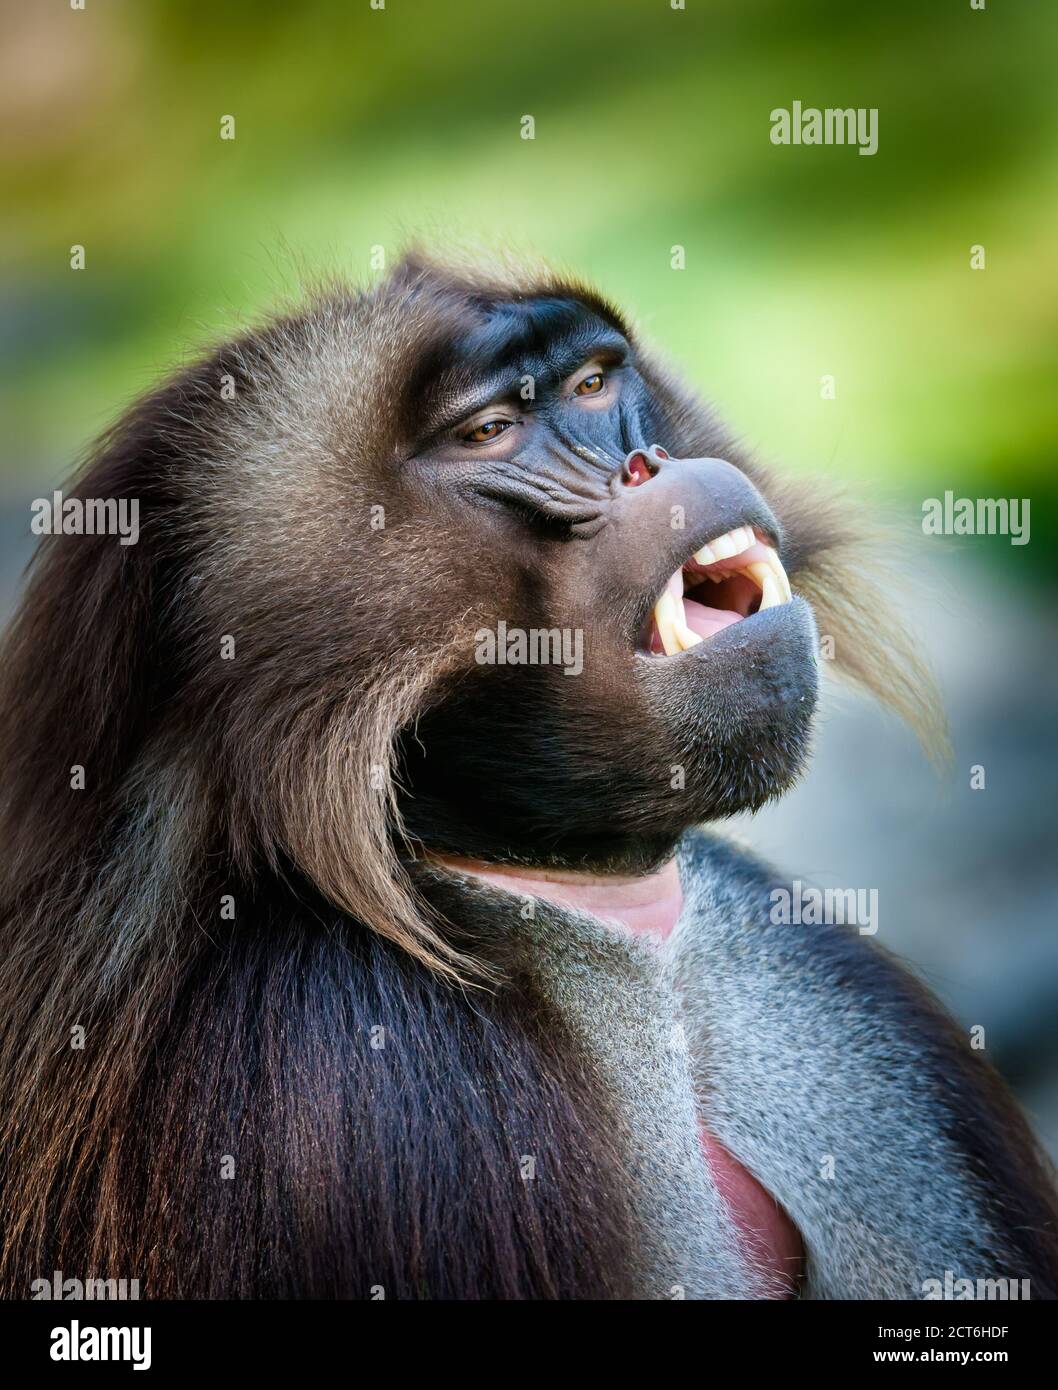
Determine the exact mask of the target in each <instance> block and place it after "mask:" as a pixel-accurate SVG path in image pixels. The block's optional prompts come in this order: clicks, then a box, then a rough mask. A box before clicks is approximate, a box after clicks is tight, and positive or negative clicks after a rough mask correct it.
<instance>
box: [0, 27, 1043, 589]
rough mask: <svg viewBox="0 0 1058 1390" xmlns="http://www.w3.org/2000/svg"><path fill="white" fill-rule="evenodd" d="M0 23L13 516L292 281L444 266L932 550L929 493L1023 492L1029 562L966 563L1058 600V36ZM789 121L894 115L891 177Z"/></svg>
mask: <svg viewBox="0 0 1058 1390" xmlns="http://www.w3.org/2000/svg"><path fill="white" fill-rule="evenodd" d="M4 19H5V31H6V32H5V37H4V44H3V58H2V60H0V61H2V70H0V103H2V109H0V114H2V117H3V127H4V129H5V131H6V132H7V134H8V137H9V138H8V139H7V141H6V142H5V152H4V154H3V174H4V179H5V187H6V194H5V200H4V202H5V219H4V220H5V229H4V237H5V245H4V251H5V273H4V281H3V296H4V301H5V310H6V312H5V316H4V317H5V324H6V327H5V330H4V336H3V349H4V355H5V364H4V373H3V381H4V384H3V397H4V399H3V405H4V407H5V418H6V419H7V421H8V426H7V429H6V431H5V447H4V450H3V458H2V463H0V467H2V472H0V487H2V488H3V489H4V491H5V492H6V493H7V494H8V495H10V494H12V493H14V494H16V495H19V496H21V495H22V494H23V493H24V491H25V485H26V482H27V480H28V479H30V478H32V479H33V481H34V487H36V479H37V478H38V477H40V478H44V477H47V478H48V479H53V478H59V477H61V476H62V473H63V471H64V469H65V468H66V467H67V466H68V464H69V462H70V460H72V458H73V457H74V455H75V454H76V452H77V451H78V450H79V448H81V447H82V446H83V445H84V443H85V441H86V440H87V439H88V438H90V437H91V436H92V435H93V434H94V433H95V432H97V431H98V430H99V429H101V428H102V427H103V426H104V425H105V424H106V423H107V421H108V420H109V419H110V418H111V417H112V415H113V414H114V413H115V412H116V411H117V410H119V409H120V408H121V406H122V405H123V404H124V403H125V402H126V401H127V400H128V399H129V398H130V397H131V396H133V395H135V394H136V393H138V392H139V391H140V390H142V389H143V388H145V387H146V386H147V385H148V384H150V383H151V382H152V381H153V380H154V379H155V378H156V376H157V375H158V374H159V372H161V371H163V370H164V369H165V368H166V367H168V366H169V365H170V364H172V363H173V362H176V361H179V360H181V359H182V358H183V357H184V356H186V355H187V353H189V352H191V351H193V350H194V349H195V347H196V346H197V345H198V344H200V343H202V342H203V341H206V340H208V339H210V338H212V337H214V336H216V335H217V334H218V333H221V332H223V331H224V330H226V329H227V328H229V327H230V326H232V325H233V324H237V323H242V322H245V321H246V320H247V319H252V318H253V317H254V316H255V315H256V314H257V313H258V312H260V311H264V310H266V309H267V308H268V306H269V305H270V304H273V303H274V302H275V300H276V299H277V297H279V296H285V295H288V294H290V293H291V292H296V290H297V287H298V285H299V283H300V282H301V280H302V279H303V278H306V277H311V276H312V274H313V273H315V272H318V271H320V270H338V271H340V272H342V273H345V274H348V275H349V276H352V277H365V278H369V277H370V275H371V273H372V272H371V271H370V268H369V256H370V248H371V247H372V246H373V245H376V244H381V245H383V246H384V247H385V248H386V250H387V253H388V254H389V255H390V257H392V255H393V254H394V253H395V252H396V251H397V249H398V248H399V246H400V244H401V242H402V240H403V239H405V238H406V237H408V236H409V235H412V236H414V235H421V236H425V237H426V239H427V240H431V239H434V238H435V237H437V236H453V235H454V236H456V237H457V238H465V237H470V238H472V239H475V240H477V239H484V240H486V241H488V240H494V241H498V242H500V243H502V244H514V245H515V246H518V247H524V248H528V249H530V250H532V251H535V252H539V253H542V254H544V255H545V256H547V257H548V258H550V259H553V260H555V261H557V262H558V263H559V264H562V265H567V266H570V267H572V268H574V269H575V270H577V271H580V272H581V273H583V274H586V275H588V276H590V277H592V278H594V279H596V280H597V281H598V282H599V284H600V285H601V286H602V287H603V288H604V289H605V290H606V291H608V292H609V293H610V294H611V295H613V296H614V297H615V298H617V299H618V300H619V301H621V302H622V303H624V304H626V305H628V306H629V307H630V309H631V311H632V312H633V313H634V314H635V315H636V317H637V319H638V321H639V322H640V324H641V325H642V327H643V328H644V330H645V331H646V332H647V333H648V334H649V335H652V336H653V337H655V338H656V339H657V340H658V341H659V342H661V343H662V344H664V345H665V347H666V348H667V349H668V350H669V351H670V352H671V354H672V355H673V356H675V358H676V359H677V360H679V361H681V362H682V363H684V364H685V365H686V367H687V368H688V370H689V372H690V374H691V375H692V377H693V378H694V380H695V381H696V383H698V384H699V385H700V386H701V387H702V388H703V389H704V390H705V391H706V392H707V393H708V394H710V395H711V396H712V397H713V398H715V400H716V401H717V403H718V405H719V407H720V409H721V411H722V412H723V413H724V414H725V415H726V416H727V417H728V418H729V419H730V420H731V422H732V423H733V424H734V426H735V427H736V428H737V429H738V430H740V431H742V432H743V433H744V435H745V437H746V439H747V440H748V441H749V442H750V443H751V444H754V445H756V446H757V447H759V449H760V450H761V451H762V453H763V454H765V455H766V456H768V457H774V458H779V459H782V460H783V461H784V462H785V463H786V464H788V465H790V466H793V467H804V468H811V469H813V470H815V471H832V472H835V473H838V474H840V475H842V476H856V477H863V478H866V479H868V480H870V481H871V482H872V483H881V484H884V485H886V486H887V487H891V488H892V490H893V491H894V493H896V494H898V495H899V496H901V497H902V498H906V499H907V500H908V504H909V506H910V509H911V514H913V515H914V516H916V517H917V515H918V506H919V500H920V499H921V497H922V496H923V495H934V494H937V493H938V492H939V491H942V490H943V489H944V488H946V487H950V488H952V489H954V490H955V491H956V493H965V494H967V495H975V496H976V495H986V496H991V495H996V496H999V495H1003V496H1007V495H1013V494H1015V493H1016V494H1017V495H1019V496H1026V495H1031V496H1032V497H1033V544H1032V546H1030V547H1029V548H1028V549H1027V551H1026V550H1022V551H1015V552H1014V553H1013V554H1012V553H1011V548H1010V547H1009V545H1007V544H1006V542H1005V541H1002V540H1000V541H999V542H998V543H995V542H989V541H984V540H983V541H981V542H980V543H979V548H980V549H981V550H982V551H984V550H989V551H991V552H993V553H995V554H996V555H997V556H998V558H1000V559H1001V560H1002V561H1004V562H1007V563H1016V564H1017V566H1018V567H1019V568H1028V567H1029V566H1033V565H1034V562H1035V568H1037V569H1039V570H1042V571H1043V572H1044V573H1047V572H1048V568H1049V567H1048V566H1047V565H1046V564H1045V563H1043V561H1044V551H1045V549H1046V547H1045V544H1044V542H1045V539H1046V535H1045V533H1046V532H1047V531H1049V529H1050V527H1049V525H1048V520H1047V513H1049V512H1050V513H1051V514H1052V515H1053V509H1051V508H1050V507H1048V506H1047V502H1048V501H1049V500H1050V499H1051V498H1053V497H1054V496H1055V494H1056V492H1058V484H1056V481H1055V470H1054V466H1053V464H1054V453H1053V445H1054V441H1055V439H1056V438H1058V390H1056V379H1058V331H1056V330H1058V298H1056V296H1055V293H1054V286H1053V283H1049V281H1051V282H1053V278H1054V276H1053V270H1054V264H1055V247H1056V240H1058V180H1056V173H1058V103H1056V102H1055V100H1054V82H1055V55H1056V52H1058V43H1056V40H1058V7H1055V6H1049V7H1048V6H1043V5H1040V4H1037V3H1034V0H1022V2H1021V3H1018V2H1017V0H1014V2H1013V3H1011V0H1005V2H1004V0H988V7H987V8H986V9H985V10H984V11H983V12H977V11H974V10H972V9H971V8H970V4H969V0H931V3H929V4H923V3H922V0H886V3H857V4H849V3H847V0H846V3H826V2H825V0H687V8H686V10H683V11H680V10H673V9H672V8H671V6H670V3H669V0H607V3H606V4H595V5H573V4H569V3H565V0H532V3H515V2H514V0H506V2H504V0H491V3H490V0H386V5H385V9H384V10H381V11H377V10H372V9H371V8H370V0H314V2H313V0H300V3H297V4H278V3H275V4H269V3H262V0H241V3H240V0H226V2H225V3H221V2H220V0H180V3H162V2H161V0H156V2H155V3H151V2H150V0H138V3H131V0H126V3H117V2H116V0H88V3H87V6H86V9H85V10H84V11H83V12H78V11H71V10H70V8H69V5H68V3H67V0H51V3H43V2H42V3H39V4H32V5H30V4H21V5H17V6H13V5H9V6H7V8H6V9H5V12H4ZM794 99H798V100H800V101H802V102H803V103H804V104H805V105H817V106H841V107H847V106H853V107H858V106H866V107H877V108H878V109H879V113H880V115H879V133H880V145H879V150H878V153H877V154H876V155H874V156H873V157H870V158H866V157H861V156H859V155H858V154H857V152H856V151H855V149H852V148H848V147H844V148H843V147H836V146H834V147H782V146H774V145H772V144H771V143H770V140H769V128H770V126H769V112H770V110H771V109H772V108H773V107H776V106H789V105H790V104H791V102H792V101H793V100H794ZM525 114H532V115H533V116H534V117H535V120H536V139H535V140H533V141H524V140H522V139H520V138H519V121H520V118H521V117H522V116H523V115H525ZM223 115H233V116H234V117H235V121H236V138H235V140H234V141H230V142H229V141H222V140H221V139H220V118H221V117H222V116H223ZM75 242H76V243H81V244H83V245H84V246H85V247H86V254H87V268H86V270H85V271H84V272H81V273H74V272H72V271H71V270H70V269H69V263H68V262H69V250H68V248H69V247H70V246H71V245H72V244H73V243H75ZM675 244H679V245H682V246H684V247H685V248H686V269H685V270H683V271H674V270H672V269H671V268H670V247H671V246H672V245H675ZM974 244H981V245H983V246H984V247H985V251H986V257H987V268H986V269H985V270H983V271H973V270H971V269H970V247H971V246H972V245H974ZM824 373H830V374H833V375H834V376H835V378H836V392H837V394H836V399H835V400H833V401H827V400H821V399H820V391H819V379H820V377H821V376H822V375H823V374H824ZM1037 577H1038V576H1037Z"/></svg>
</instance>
